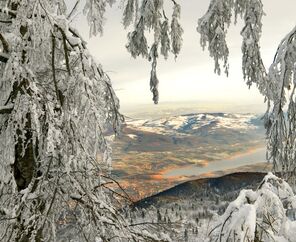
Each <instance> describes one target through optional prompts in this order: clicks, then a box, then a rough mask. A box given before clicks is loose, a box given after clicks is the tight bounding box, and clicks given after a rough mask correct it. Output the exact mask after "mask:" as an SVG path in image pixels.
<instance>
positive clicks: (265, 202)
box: [209, 173, 296, 242]
mask: <svg viewBox="0 0 296 242" xmlns="http://www.w3.org/2000/svg"><path fill="white" fill-rule="evenodd" d="M287 209H296V196H295V195H294V193H293V191H292V188H291V187H290V186H289V184H288V183H287V182H285V181H284V180H282V179H280V178H278V177H276V176H275V175H273V174H272V173H269V174H268V175H266V176H265V178H264V179H263V181H262V182H261V184H260V185H259V187H258V189H257V190H256V191H253V190H242V191H241V192H240V194H239V196H238V197H237V199H236V200H234V201H233V202H231V203H230V204H229V206H228V207H227V209H226V211H225V213H224V214H223V215H222V216H221V217H220V218H219V219H218V221H217V222H216V224H214V225H213V228H212V230H211V231H210V233H209V241H221V242H226V241H227V242H248V241H296V239H295V230H296V221H291V220H290V219H289V218H288V217H287V216H286V211H287Z"/></svg>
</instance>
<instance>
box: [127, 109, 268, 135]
mask: <svg viewBox="0 0 296 242" xmlns="http://www.w3.org/2000/svg"><path fill="white" fill-rule="evenodd" d="M126 123H127V126H128V127H132V128H136V129H137V130H141V131H147V132H153V133H158V134H166V135H176V134H179V135H186V134H191V135H202V136H207V135H210V134H214V133H215V131H216V130H218V129H230V130H237V131H240V132H247V131H249V130H255V129H262V128H263V123H262V120H261V117H260V116H258V115H254V114H226V113H202V114H195V113H192V114H187V115H180V116H173V117H168V118H160V119H154V120H143V119H139V120H137V119H131V118H127V120H126ZM134 138H135V137H134Z"/></svg>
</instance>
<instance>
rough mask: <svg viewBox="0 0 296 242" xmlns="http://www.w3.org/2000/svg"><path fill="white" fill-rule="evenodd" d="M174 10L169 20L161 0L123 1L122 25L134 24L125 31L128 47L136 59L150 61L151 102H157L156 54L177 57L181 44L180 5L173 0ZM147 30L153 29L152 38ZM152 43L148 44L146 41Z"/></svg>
mask: <svg viewBox="0 0 296 242" xmlns="http://www.w3.org/2000/svg"><path fill="white" fill-rule="evenodd" d="M172 4H173V13H172V18H171V23H170V22H169V18H168V17H167V15H166V12H165V9H164V1H163V0H142V1H141V4H139V1H138V0H127V1H125V6H124V13H123V25H124V26H125V27H128V26H129V25H131V24H132V23H133V24H134V30H133V31H131V32H129V33H128V43H127V46H126V47H127V50H128V51H129V52H130V53H131V55H132V56H133V57H134V58H136V57H138V56H142V57H143V58H146V59H148V60H149V61H151V63H152V68H151V74H150V90H151V92H152V94H153V101H154V103H155V104H157V103H158V100H159V93H158V83H159V80H158V77H157V73H156V67H157V59H158V58H159V55H163V57H164V58H165V59H167V58H168V56H169V52H172V54H174V56H175V58H176V57H177V56H178V54H179V53H180V50H181V46H182V34H183V29H182V27H181V25H180V23H179V19H180V15H181V6H180V5H179V4H178V3H177V2H176V1H175V0H172ZM147 31H153V37H151V38H149V35H148V36H147ZM150 39H152V41H151V42H152V43H151V44H149V43H148V42H149V40H150Z"/></svg>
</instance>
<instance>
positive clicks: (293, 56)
mask: <svg viewBox="0 0 296 242" xmlns="http://www.w3.org/2000/svg"><path fill="white" fill-rule="evenodd" d="M263 14H264V12H263V4H262V2H261V0H211V3H210V6H209V8H208V11H207V13H206V14H205V15H204V16H203V17H202V18H200V19H199V21H198V27H197V31H198V32H199V33H200V35H201V45H202V47H203V48H205V47H206V46H208V50H209V53H210V56H211V57H212V58H213V59H214V61H215V69H214V70H215V72H217V73H218V74H220V73H221V69H222V68H223V69H224V71H225V73H226V74H228V71H229V63H228V56H229V49H228V46H227V42H226V34H227V30H228V27H229V26H230V24H231V22H232V16H233V15H234V23H236V20H237V18H238V17H239V16H240V17H241V18H242V19H243V21H244V26H243V29H242V30H241V35H242V39H243V40H242V48H241V49H242V71H243V76H244V79H245V80H246V83H247V85H248V86H249V87H250V86H251V85H252V84H255V85H256V86H257V88H258V89H259V91H260V93H261V94H262V95H263V96H264V97H265V101H266V103H267V111H266V114H265V116H264V120H265V127H266V131H267V141H268V144H267V159H268V160H269V161H271V162H272V163H273V166H274V170H276V171H282V172H283V173H284V174H285V175H286V178H289V177H290V176H291V175H292V176H294V177H295V171H296V162H295V161H296V147H295V146H296V129H295V127H296V126H295V124H296V120H295V115H296V109H295V107H296V106H295V101H296V100H295V84H296V79H295V77H296V75H295V71H296V69H295V65H296V38H295V37H296V29H295V28H294V29H293V30H292V31H291V32H290V33H288V34H287V35H286V36H285V38H284V39H283V40H282V42H281V43H280V45H279V47H278V49H277V51H276V54H275V57H274V60H273V63H272V65H271V66H270V68H269V69H268V70H266V68H265V66H264V63H263V61H262V58H261V55H260V43H259V42H260V36H261V30H262V22H261V20H262V16H263ZM221 64H222V67H221Z"/></svg>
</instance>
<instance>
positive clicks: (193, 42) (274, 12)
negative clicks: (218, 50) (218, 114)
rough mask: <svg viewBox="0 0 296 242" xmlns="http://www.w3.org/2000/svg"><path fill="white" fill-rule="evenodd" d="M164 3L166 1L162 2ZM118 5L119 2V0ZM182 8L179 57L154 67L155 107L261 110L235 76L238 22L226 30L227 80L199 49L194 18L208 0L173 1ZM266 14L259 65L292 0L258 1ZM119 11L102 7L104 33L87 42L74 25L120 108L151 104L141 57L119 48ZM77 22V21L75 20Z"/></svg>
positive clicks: (280, 33) (290, 15)
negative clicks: (189, 105)
mask: <svg viewBox="0 0 296 242" xmlns="http://www.w3.org/2000/svg"><path fill="white" fill-rule="evenodd" d="M165 1H166V0H165ZM119 2H121V1H119ZM178 2H179V3H180V4H181V6H182V14H181V24H182V26H183V28H184V42H183V47H182V51H181V54H180V55H179V57H178V58H177V60H176V61H175V60H174V58H173V56H171V57H170V58H169V60H168V61H160V63H159V64H158V78H159V80H160V85H159V90H160V103H167V102H187V103H188V102H192V103H198V102H201V103H207V102H209V103H212V104H213V103H217V104H220V105H221V104H223V103H228V104H229V103H230V104H231V103H233V105H237V104H238V103H239V104H241V105H249V106H250V112H252V111H253V110H252V107H254V108H256V110H257V109H258V107H260V108H261V109H262V111H263V110H264V105H263V104H262V103H263V98H262V96H260V94H259V93H258V91H257V90H256V88H255V87H254V88H251V90H249V89H248V88H247V86H246V84H245V83H244V80H243V78H242V74H241V49H240V48H241V36H240V29H241V27H242V25H241V23H239V24H238V25H237V26H236V27H231V28H230V30H229V32H228V44H229V49H230V76H229V77H228V78H226V77H225V76H223V75H222V76H217V75H215V74H214V73H213V68H214V63H213V60H212V59H211V58H210V57H209V54H208V52H207V51H202V48H201V47H200V44H199V38H200V36H199V34H198V33H197V32H196V26H197V20H198V18H200V17H201V16H202V15H203V14H204V13H205V12H206V10H207V7H208V4H209V2H210V1H209V0H195V1H189V0H179V1H178ZM262 2H263V4H264V9H265V13H266V16H265V17H264V18H263V34H262V40H261V50H262V56H263V60H264V63H265V65H266V66H267V67H268V66H269V65H270V63H271V61H272V59H273V55H274V53H275V51H276V48H277V45H278V44H279V42H280V40H281V39H282V38H283V37H284V36H285V35H286V34H287V33H288V32H289V31H290V30H291V29H292V28H293V27H294V26H295V24H296V16H295V9H296V1H295V0H281V1H278V0H262ZM121 18H122V9H120V7H119V5H115V6H113V8H112V9H108V11H107V14H106V24H105V30H104V35H103V36H102V37H100V36H98V37H95V38H91V39H88V32H87V27H86V24H85V22H84V21H77V23H76V27H77V28H78V29H79V30H80V31H82V34H83V36H85V38H86V40H87V41H88V43H89V44H88V47H89V49H90V51H91V52H92V54H93V55H94V56H95V57H96V59H97V60H98V61H99V62H100V63H101V64H102V65H103V67H104V70H105V71H106V72H107V73H108V74H109V75H110V77H111V79H112V82H113V85H114V88H115V89H116V93H117V95H118V97H119V98H120V101H121V106H122V107H123V109H126V108H132V107H134V106H136V105H138V104H148V105H151V106H152V105H153V102H152V100H151V99H152V94H151V93H150V91H149V75H150V63H149V62H148V61H147V60H143V59H142V58H138V59H136V60H135V59H133V58H132V57H131V56H130V54H129V53H128V52H127V50H126V48H125V44H126V43H127V39H126V35H127V31H126V30H124V29H123V26H122V24H121ZM78 19H80V17H78Z"/></svg>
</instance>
